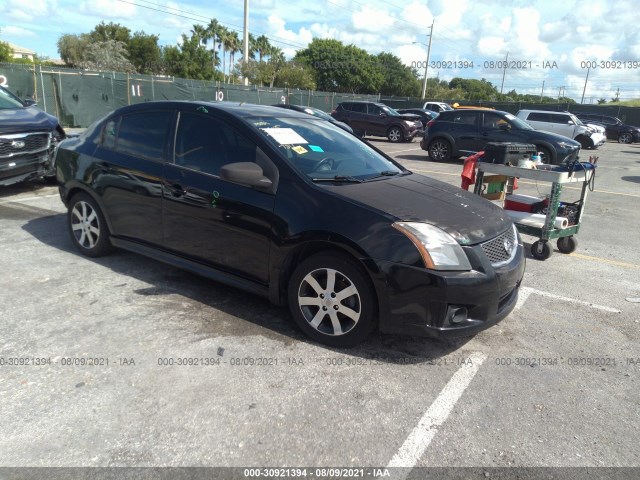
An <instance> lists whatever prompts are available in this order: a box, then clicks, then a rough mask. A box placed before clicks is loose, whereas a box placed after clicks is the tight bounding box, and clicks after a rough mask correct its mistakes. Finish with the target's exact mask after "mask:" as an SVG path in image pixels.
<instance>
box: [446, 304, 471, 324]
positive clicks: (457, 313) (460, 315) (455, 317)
mask: <svg viewBox="0 0 640 480" xmlns="http://www.w3.org/2000/svg"><path fill="white" fill-rule="evenodd" d="M467 315H468V312H467V309H466V307H449V323H451V324H452V325H460V324H461V323H464V322H466V321H467Z"/></svg>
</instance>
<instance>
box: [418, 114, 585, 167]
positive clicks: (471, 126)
mask: <svg viewBox="0 0 640 480" xmlns="http://www.w3.org/2000/svg"><path fill="white" fill-rule="evenodd" d="M426 131H427V136H426V137H424V138H423V139H422V141H421V142H420V147H421V148H422V149H423V150H427V151H428V152H429V157H431V158H432V159H433V160H438V161H443V160H450V159H452V158H457V157H461V156H463V155H466V154H469V153H471V152H477V151H480V150H483V149H484V147H485V145H486V144H487V143H488V142H516V143H528V144H533V145H535V146H536V149H537V150H538V152H541V153H542V161H543V162H544V163H551V164H561V163H563V162H565V161H569V160H573V159H575V158H577V156H578V153H579V152H580V144H579V143H578V142H576V141H575V140H571V139H570V138H568V137H564V136H562V135H557V134H555V133H549V132H543V131H540V130H534V129H533V128H532V127H531V126H530V125H529V124H528V123H526V122H525V121H523V120H520V119H519V118H518V117H516V116H514V115H512V114H510V113H507V112H501V111H499V110H486V109H472V108H469V109H464V110H452V111H448V112H441V113H440V115H438V116H437V117H436V118H435V120H431V121H430V122H429V123H428V124H427V130H426Z"/></svg>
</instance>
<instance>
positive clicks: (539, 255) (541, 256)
mask: <svg viewBox="0 0 640 480" xmlns="http://www.w3.org/2000/svg"><path fill="white" fill-rule="evenodd" d="M531 255H533V258H535V259H536V260H546V259H547V258H549V257H550V256H551V247H550V246H549V242H547V241H546V240H538V241H537V242H535V243H534V244H533V245H531Z"/></svg>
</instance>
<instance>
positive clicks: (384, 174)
mask: <svg viewBox="0 0 640 480" xmlns="http://www.w3.org/2000/svg"><path fill="white" fill-rule="evenodd" d="M401 173H403V172H402V171H400V172H397V171H395V170H383V171H382V172H379V173H377V174H376V175H373V176H372V177H367V181H369V180H373V179H374V178H380V177H395V176H396V175H399V174H401Z"/></svg>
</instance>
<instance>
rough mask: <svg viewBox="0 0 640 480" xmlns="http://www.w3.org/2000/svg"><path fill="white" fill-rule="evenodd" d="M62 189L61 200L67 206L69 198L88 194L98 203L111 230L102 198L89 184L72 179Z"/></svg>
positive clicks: (110, 230)
mask: <svg viewBox="0 0 640 480" xmlns="http://www.w3.org/2000/svg"><path fill="white" fill-rule="evenodd" d="M63 191H64V193H63V194H62V195H61V196H62V201H63V203H64V204H65V206H67V207H68V206H69V202H70V201H71V199H72V198H73V197H74V196H76V195H77V194H79V193H86V194H87V195H89V196H90V197H91V198H92V199H93V200H94V201H95V202H96V203H97V204H98V207H100V211H101V212H102V216H103V217H104V219H105V221H106V222H107V228H108V229H109V232H112V231H113V228H112V225H111V219H110V218H109V216H108V215H107V212H106V210H105V208H104V204H103V203H102V199H101V198H100V196H99V195H97V194H96V192H95V191H94V190H93V189H91V188H90V187H89V186H87V185H85V184H84V183H81V182H78V181H72V182H69V183H68V184H67V185H65V186H64V190H63Z"/></svg>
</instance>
